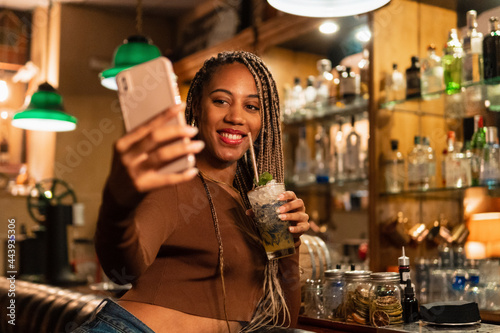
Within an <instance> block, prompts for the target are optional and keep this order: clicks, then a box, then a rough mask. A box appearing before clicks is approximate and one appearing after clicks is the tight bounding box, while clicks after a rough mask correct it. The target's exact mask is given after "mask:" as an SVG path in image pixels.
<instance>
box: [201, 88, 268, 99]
mask: <svg viewBox="0 0 500 333" xmlns="http://www.w3.org/2000/svg"><path fill="white" fill-rule="evenodd" d="M216 92H223V93H226V94H228V95H231V96H233V93H232V92H230V91H229V90H227V89H222V88H218V89H214V90H212V91H211V92H210V93H209V95H212V94H214V93H216ZM247 97H250V98H259V95H257V94H250V95H248V96H247Z"/></svg>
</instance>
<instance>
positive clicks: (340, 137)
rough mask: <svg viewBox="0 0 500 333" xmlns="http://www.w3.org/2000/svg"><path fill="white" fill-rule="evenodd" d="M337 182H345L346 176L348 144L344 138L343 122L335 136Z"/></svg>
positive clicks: (339, 124)
mask: <svg viewBox="0 0 500 333" xmlns="http://www.w3.org/2000/svg"><path fill="white" fill-rule="evenodd" d="M334 145H335V152H334V155H335V181H339V180H340V181H341V180H345V179H346V178H347V175H346V168H345V162H346V142H345V138H344V132H343V130H342V121H341V120H339V122H338V130H337V133H336V134H335V142H334Z"/></svg>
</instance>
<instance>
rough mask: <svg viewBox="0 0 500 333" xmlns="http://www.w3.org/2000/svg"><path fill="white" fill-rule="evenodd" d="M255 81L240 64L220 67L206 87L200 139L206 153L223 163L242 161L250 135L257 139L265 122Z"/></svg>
mask: <svg viewBox="0 0 500 333" xmlns="http://www.w3.org/2000/svg"><path fill="white" fill-rule="evenodd" d="M260 108H261V106H260V102H259V96H258V93H257V87H256V85H255V80H254V78H253V76H252V74H251V73H250V71H249V70H248V68H247V67H246V66H245V65H243V64H240V63H233V64H228V65H223V66H221V67H219V68H218V69H217V70H216V71H215V72H214V74H213V75H212V79H211V80H210V81H209V82H208V83H207V84H206V85H205V87H204V88H203V94H202V98H201V110H199V111H201V115H200V117H199V118H198V119H199V129H200V138H201V139H202V140H203V141H205V145H206V146H205V150H204V152H205V153H208V154H209V155H212V156H210V157H214V158H215V159H216V160H218V161H219V162H222V163H231V162H235V161H237V160H239V159H240V158H241V157H242V156H243V154H245V152H246V151H247V150H248V148H249V145H250V143H249V140H248V132H251V133H252V138H253V140H255V139H256V138H257V136H258V135H259V132H260V129H261V126H262V123H261V117H260Z"/></svg>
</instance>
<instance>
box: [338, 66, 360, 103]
mask: <svg viewBox="0 0 500 333" xmlns="http://www.w3.org/2000/svg"><path fill="white" fill-rule="evenodd" d="M340 90H341V94H342V98H343V99H344V101H345V102H346V103H352V102H353V101H354V99H355V98H356V96H358V95H359V75H358V74H356V73H355V72H353V71H352V69H351V67H346V71H345V72H344V73H343V75H342V77H341V79H340Z"/></svg>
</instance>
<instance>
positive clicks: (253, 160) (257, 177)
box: [248, 132, 259, 184]
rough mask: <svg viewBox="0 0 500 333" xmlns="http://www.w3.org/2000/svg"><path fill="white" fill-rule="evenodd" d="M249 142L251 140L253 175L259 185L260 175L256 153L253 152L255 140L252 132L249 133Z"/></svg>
mask: <svg viewBox="0 0 500 333" xmlns="http://www.w3.org/2000/svg"><path fill="white" fill-rule="evenodd" d="M248 140H250V156H251V157H252V163H253V174H254V176H255V184H258V183H259V174H258V173H257V161H256V160H255V151H254V150H253V139H252V133H251V132H248Z"/></svg>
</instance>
